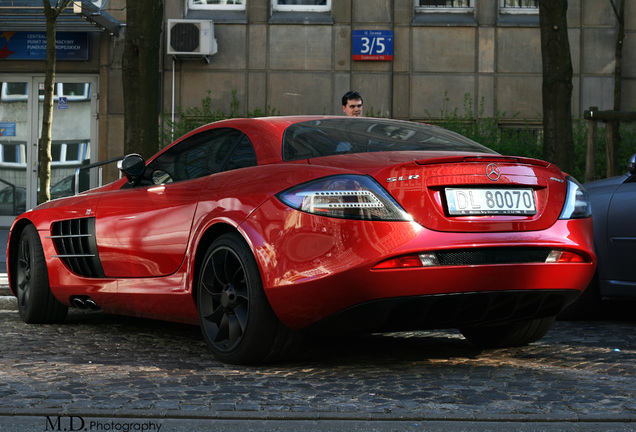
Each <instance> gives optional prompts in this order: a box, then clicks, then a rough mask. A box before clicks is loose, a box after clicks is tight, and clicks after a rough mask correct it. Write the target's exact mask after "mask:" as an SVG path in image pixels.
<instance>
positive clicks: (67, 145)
mask: <svg viewBox="0 0 636 432" xmlns="http://www.w3.org/2000/svg"><path fill="white" fill-rule="evenodd" d="M86 159H90V147H89V145H88V142H87V141H68V142H53V143H51V165H78V164H81V163H82V162H84V161H85V160H86Z"/></svg>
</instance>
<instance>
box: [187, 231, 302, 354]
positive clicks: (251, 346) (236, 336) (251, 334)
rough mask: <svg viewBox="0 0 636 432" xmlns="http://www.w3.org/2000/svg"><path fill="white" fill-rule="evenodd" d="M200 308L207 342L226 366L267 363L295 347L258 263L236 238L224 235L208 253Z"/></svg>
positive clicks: (199, 292)
mask: <svg viewBox="0 0 636 432" xmlns="http://www.w3.org/2000/svg"><path fill="white" fill-rule="evenodd" d="M197 303H198V309H199V320H200V323H201V331H202V333H203V338H204V339H205V342H206V343H207V345H208V347H209V348H210V350H211V351H212V353H213V354H214V356H215V357H216V358H217V359H219V360H221V361H223V362H226V363H234V364H258V363H268V362H272V361H277V360H280V359H282V358H283V357H284V356H285V355H286V354H287V353H288V351H289V350H290V348H291V347H292V342H293V341H294V339H295V337H296V336H295V334H294V332H293V331H292V330H290V329H289V328H287V327H286V326H285V325H283V324H282V323H281V322H280V321H279V320H278V318H277V317H276V315H275V314H274V312H273V311H272V309H271V306H270V305H269V302H268V300H267V297H266V296H265V292H264V291H263V286H262V282H261V277H260V273H259V271H258V266H257V264H256V260H255V259H254V256H253V255H252V252H251V250H250V249H249V247H248V246H247V244H246V243H245V241H244V240H243V238H242V237H241V236H240V235H238V234H235V233H231V234H224V235H222V236H221V237H219V238H218V239H216V240H215V241H214V242H213V243H212V245H210V247H209V248H208V251H207V253H206V254H205V258H204V259H203V265H202V267H201V272H200V276H199V281H198V285H197Z"/></svg>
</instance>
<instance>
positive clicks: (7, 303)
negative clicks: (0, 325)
mask: <svg viewBox="0 0 636 432" xmlns="http://www.w3.org/2000/svg"><path fill="white" fill-rule="evenodd" d="M17 300H18V299H16V298H15V297H13V296H0V311H3V310H5V311H6V310H12V311H15V310H18V302H17Z"/></svg>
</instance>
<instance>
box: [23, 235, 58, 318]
mask: <svg viewBox="0 0 636 432" xmlns="http://www.w3.org/2000/svg"><path fill="white" fill-rule="evenodd" d="M15 272H16V273H15V278H16V286H15V290H16V295H17V298H18V311H19V313H20V318H22V320H23V321H24V322H25V323H28V324H47V323H59V322H62V321H64V319H65V318H66V314H67V312H68V307H67V306H64V305H63V304H62V303H60V302H59V301H57V299H56V298H55V297H54V296H53V293H51V289H50V287H49V273H48V270H47V268H46V260H45V258H44V251H43V249H42V242H41V241H40V235H39V234H38V232H37V230H36V229H35V227H34V226H33V225H27V226H26V227H25V228H24V231H22V235H21V236H20V243H19V244H18V261H17V265H16V266H15Z"/></svg>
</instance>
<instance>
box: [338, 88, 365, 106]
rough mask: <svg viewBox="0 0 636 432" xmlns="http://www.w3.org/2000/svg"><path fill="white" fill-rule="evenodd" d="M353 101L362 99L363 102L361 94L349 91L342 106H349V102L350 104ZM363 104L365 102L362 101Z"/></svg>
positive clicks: (343, 98)
mask: <svg viewBox="0 0 636 432" xmlns="http://www.w3.org/2000/svg"><path fill="white" fill-rule="evenodd" d="M351 99H353V100H358V99H360V100H361V101H362V96H360V93H358V92H355V91H348V92H346V93H345V94H344V96H343V97H342V106H345V105H347V102H349V101H350V100H351ZM362 102H364V101H362Z"/></svg>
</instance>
